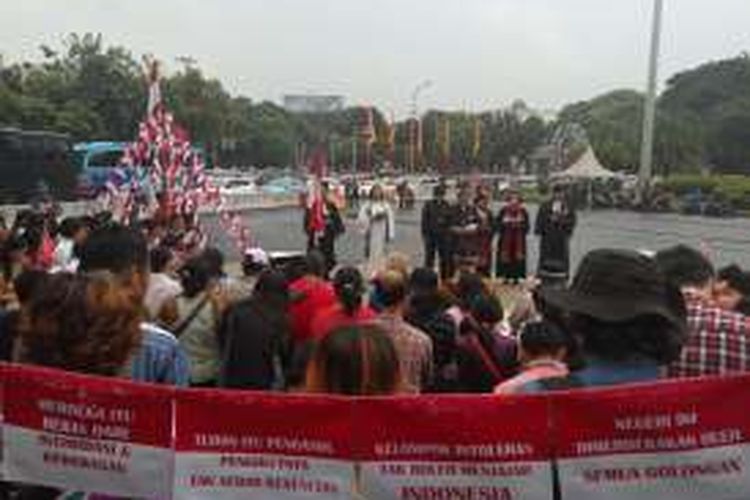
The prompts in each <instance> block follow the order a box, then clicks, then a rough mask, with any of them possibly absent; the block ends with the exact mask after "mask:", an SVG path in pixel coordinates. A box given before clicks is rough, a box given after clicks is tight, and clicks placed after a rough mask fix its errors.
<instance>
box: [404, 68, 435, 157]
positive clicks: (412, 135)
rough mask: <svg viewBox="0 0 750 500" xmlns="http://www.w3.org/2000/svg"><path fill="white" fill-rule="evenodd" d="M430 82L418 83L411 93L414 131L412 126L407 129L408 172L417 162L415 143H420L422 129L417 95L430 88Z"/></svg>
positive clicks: (416, 146)
mask: <svg viewBox="0 0 750 500" xmlns="http://www.w3.org/2000/svg"><path fill="white" fill-rule="evenodd" d="M432 85H433V82H432V80H424V81H422V82H420V83H419V84H418V85H417V86H416V87H414V91H413V92H412V93H411V115H412V125H414V124H416V129H415V128H414V127H412V126H410V127H409V168H410V170H412V171H414V170H416V166H417V160H418V153H417V150H418V145H417V141H420V142H421V138H420V131H421V128H422V122H421V119H420V118H419V105H418V103H419V95H420V94H421V93H422V92H424V91H425V90H427V89H429V88H430V87H432Z"/></svg>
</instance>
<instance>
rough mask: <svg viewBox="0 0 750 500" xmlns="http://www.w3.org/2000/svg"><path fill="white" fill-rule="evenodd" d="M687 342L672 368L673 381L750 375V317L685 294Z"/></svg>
mask: <svg viewBox="0 0 750 500" xmlns="http://www.w3.org/2000/svg"><path fill="white" fill-rule="evenodd" d="M685 305H686V306H687V312H688V316H687V320H688V333H687V341H686V342H685V346H684V347H683V349H682V354H681V355H680V358H679V359H678V360H677V361H675V362H674V363H672V364H671V365H670V366H669V371H668V373H669V376H670V377H672V378H683V377H699V376H703V375H724V374H729V373H743V372H745V373H750V317H747V316H743V315H742V314H738V313H735V312H731V311H726V310H723V309H720V308H719V307H717V306H715V305H712V304H708V303H706V302H705V301H703V300H701V299H700V298H699V297H697V296H696V295H695V294H693V293H690V292H687V293H685Z"/></svg>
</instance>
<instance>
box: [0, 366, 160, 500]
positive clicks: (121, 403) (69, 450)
mask: <svg viewBox="0 0 750 500" xmlns="http://www.w3.org/2000/svg"><path fill="white" fill-rule="evenodd" d="M3 380H4V384H3V385H4V388H5V394H4V401H5V403H6V404H5V405H4V426H3V427H4V429H3V440H4V451H5V457H4V458H5V466H6V474H7V476H6V477H7V479H8V480H11V481H19V482H26V483H32V484H40V485H45V486H52V487H59V488H63V489H68V490H71V489H74V490H83V491H88V492H102V493H109V494H115V495H127V496H134V497H143V498H154V497H158V498H166V497H168V496H169V495H170V492H171V490H172V476H171V474H170V471H171V468H172V463H173V453H172V450H171V441H172V439H171V434H172V422H171V417H172V395H173V391H172V390H170V389H169V388H161V387H155V386H147V385H138V384H133V383H130V382H125V381H119V380H114V379H105V378H93V377H86V376H83V375H77V374H71V373H65V372H60V371H56V370H47V369H40V368H29V367H19V366H9V367H5V368H4V370H3Z"/></svg>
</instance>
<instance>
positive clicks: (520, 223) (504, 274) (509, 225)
mask: <svg viewBox="0 0 750 500" xmlns="http://www.w3.org/2000/svg"><path fill="white" fill-rule="evenodd" d="M495 226H496V228H497V232H498V243H497V277H498V278H500V279H502V280H505V281H509V282H521V281H523V280H524V279H525V278H526V255H527V252H526V236H527V235H528V234H529V213H528V212H527V211H526V208H525V207H524V206H523V200H522V199H521V196H520V195H519V194H518V193H511V194H510V196H509V197H508V202H507V203H506V204H505V206H504V207H503V208H502V209H501V210H500V213H499V214H498V215H497V219H496V222H495Z"/></svg>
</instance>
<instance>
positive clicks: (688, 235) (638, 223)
mask: <svg viewBox="0 0 750 500" xmlns="http://www.w3.org/2000/svg"><path fill="white" fill-rule="evenodd" d="M529 210H530V212H531V216H532V220H533V217H534V215H535V213H536V207H530V208H529ZM244 217H245V221H246V223H247V225H248V227H249V228H250V230H251V233H252V235H253V237H254V239H255V241H256V242H257V243H258V244H259V245H260V246H261V247H263V248H264V249H266V250H304V248H305V235H304V233H303V230H302V211H301V210H300V209H298V208H281V209H268V210H253V211H250V212H246V213H245V214H244ZM205 223H206V229H207V231H208V232H209V234H210V236H211V239H212V241H213V242H214V244H217V245H218V246H219V247H220V248H222V249H223V250H224V251H226V252H227V255H228V258H229V260H237V259H238V258H239V255H238V252H237V250H236V248H234V245H233V244H232V242H231V241H230V240H229V239H228V238H226V236H225V235H224V234H223V233H222V231H221V229H220V227H219V226H218V224H217V223H216V219H215V217H213V216H206V217H205ZM346 223H347V232H346V234H345V235H343V236H342V237H341V238H340V239H339V241H338V245H337V249H338V255H339V261H340V262H342V263H346V264H357V263H359V262H361V261H362V260H363V244H362V236H361V234H360V233H359V231H358V229H357V227H356V224H355V222H354V220H353V218H350V217H347V219H346ZM678 243H684V244H688V245H692V246H695V247H699V248H703V249H707V250H708V252H709V253H710V255H711V256H712V258H713V259H714V261H715V262H716V263H717V264H718V265H724V264H728V263H737V264H740V265H741V266H743V267H745V268H749V269H750V219H713V218H705V217H690V216H682V215H676V214H640V213H633V212H620V211H593V212H579V217H578V226H577V228H576V232H575V235H574V237H573V240H572V242H571V258H572V261H573V265H574V266H575V265H576V264H577V263H578V262H579V261H580V259H581V257H582V256H583V255H585V254H586V252H588V251H589V250H592V249H595V248H604V247H609V248H630V249H635V250H658V249H660V248H665V247H667V246H671V245H675V244H678ZM537 246H538V242H537V239H536V238H535V237H534V236H529V254H530V255H529V268H530V269H532V270H533V269H535V268H536V259H537ZM393 248H394V249H395V250H398V251H401V252H404V253H406V254H408V255H410V256H411V257H412V262H413V263H415V264H418V263H420V262H421V261H422V259H423V256H422V255H423V254H422V243H421V237H420V234H419V208H417V209H415V210H413V211H402V212H398V213H397V220H396V241H395V242H394V244H393Z"/></svg>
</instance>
